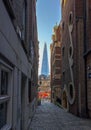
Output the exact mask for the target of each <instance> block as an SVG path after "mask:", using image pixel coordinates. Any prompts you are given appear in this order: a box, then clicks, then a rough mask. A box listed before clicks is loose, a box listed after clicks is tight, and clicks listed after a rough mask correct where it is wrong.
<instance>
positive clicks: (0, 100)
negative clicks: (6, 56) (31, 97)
mask: <svg viewBox="0 0 91 130" xmlns="http://www.w3.org/2000/svg"><path fill="white" fill-rule="evenodd" d="M2 70H3V71H5V72H7V73H8V85H7V94H6V95H4V94H2V95H1V92H0V104H4V103H7V108H6V109H7V113H6V115H7V117H6V123H5V124H4V125H3V126H2V127H1V129H2V130H5V129H7V130H10V129H11V126H12V83H13V75H12V74H13V73H12V70H13V68H12V67H11V66H9V65H8V64H7V63H5V62H4V61H3V60H1V59H0V90H1V71H2ZM10 111H11V114H10Z"/></svg>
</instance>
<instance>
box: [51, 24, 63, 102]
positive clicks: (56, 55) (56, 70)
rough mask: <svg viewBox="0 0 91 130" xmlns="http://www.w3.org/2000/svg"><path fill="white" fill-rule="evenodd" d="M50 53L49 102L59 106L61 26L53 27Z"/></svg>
mask: <svg viewBox="0 0 91 130" xmlns="http://www.w3.org/2000/svg"><path fill="white" fill-rule="evenodd" d="M50 52H51V60H50V61H51V63H50V64H51V67H50V68H51V73H50V75H51V76H50V85H51V101H52V102H54V103H56V102H58V103H60V104H61V25H60V24H59V25H56V26H54V34H53V35H52V43H51V45H50Z"/></svg>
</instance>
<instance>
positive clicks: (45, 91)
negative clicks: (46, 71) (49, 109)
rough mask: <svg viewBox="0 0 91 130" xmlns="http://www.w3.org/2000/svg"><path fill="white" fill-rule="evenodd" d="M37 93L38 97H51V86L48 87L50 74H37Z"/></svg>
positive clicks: (48, 98)
mask: <svg viewBox="0 0 91 130" xmlns="http://www.w3.org/2000/svg"><path fill="white" fill-rule="evenodd" d="M38 84H39V87H38V94H39V98H40V99H44V100H48V101H50V99H51V87H50V76H43V75H40V76H39V80H38Z"/></svg>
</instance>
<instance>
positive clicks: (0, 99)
mask: <svg viewBox="0 0 91 130" xmlns="http://www.w3.org/2000/svg"><path fill="white" fill-rule="evenodd" d="M9 98H10V97H9V96H7V95H3V96H0V104H1V103H3V102H6V101H8V100H9Z"/></svg>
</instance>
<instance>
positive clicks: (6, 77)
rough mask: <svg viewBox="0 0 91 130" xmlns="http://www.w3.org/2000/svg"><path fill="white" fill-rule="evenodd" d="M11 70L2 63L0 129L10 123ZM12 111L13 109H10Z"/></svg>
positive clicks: (0, 77) (0, 71) (0, 73)
mask: <svg viewBox="0 0 91 130" xmlns="http://www.w3.org/2000/svg"><path fill="white" fill-rule="evenodd" d="M10 75H11V70H10V69H9V68H8V67H6V65H4V64H1V63H0V129H1V128H3V127H5V126H6V125H7V122H9V118H10V117H7V116H8V112H9V111H10V110H9V107H10V103H11V94H10V92H11V83H10V82H11V80H10V78H11V76H10ZM10 109H12V108H10Z"/></svg>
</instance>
